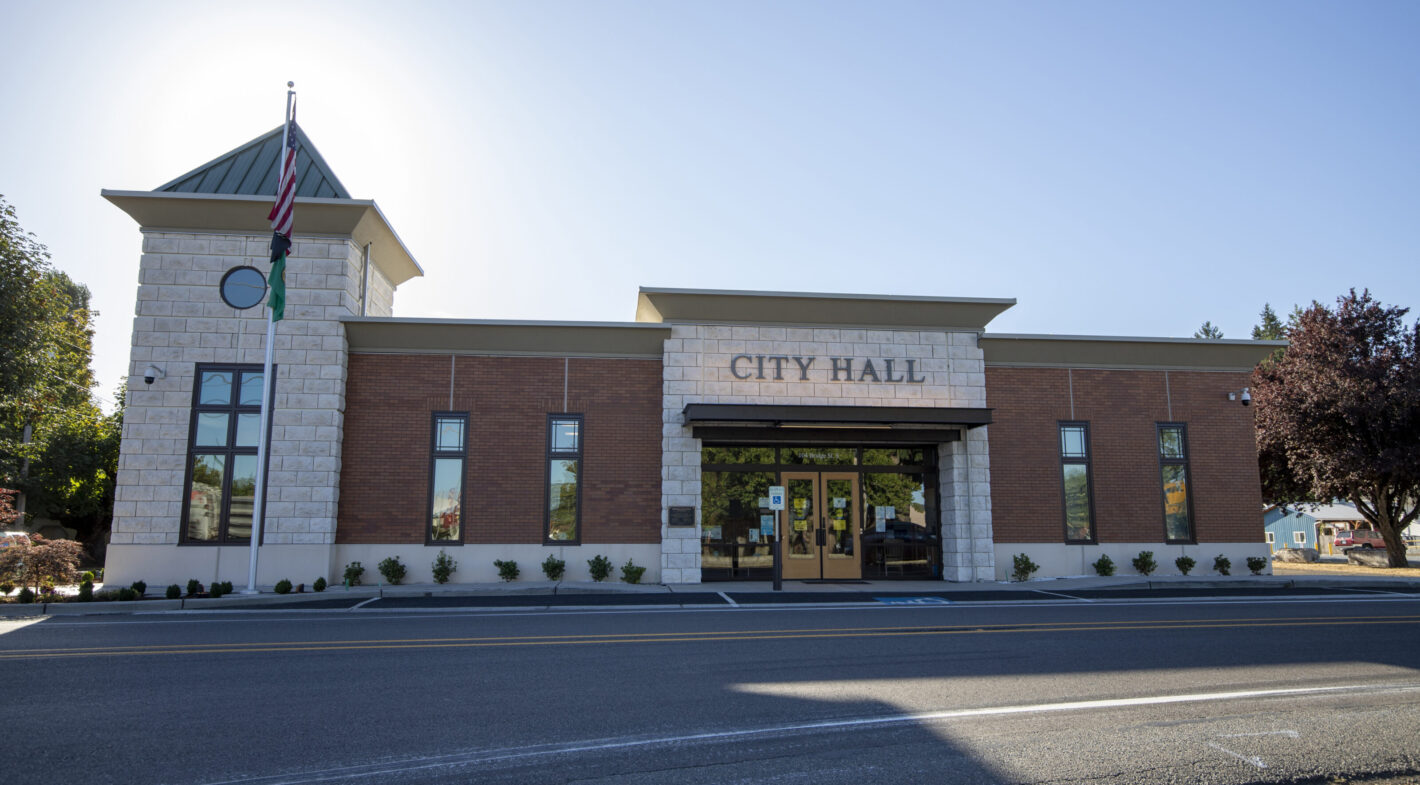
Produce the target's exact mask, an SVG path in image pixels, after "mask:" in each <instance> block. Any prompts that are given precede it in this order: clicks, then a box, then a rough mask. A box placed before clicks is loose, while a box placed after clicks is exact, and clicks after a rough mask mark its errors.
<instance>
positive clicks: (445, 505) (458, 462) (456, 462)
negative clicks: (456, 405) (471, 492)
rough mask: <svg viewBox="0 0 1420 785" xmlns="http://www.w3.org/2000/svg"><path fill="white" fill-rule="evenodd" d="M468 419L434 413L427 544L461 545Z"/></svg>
mask: <svg viewBox="0 0 1420 785" xmlns="http://www.w3.org/2000/svg"><path fill="white" fill-rule="evenodd" d="M467 445H468V415H467V414H466V413H456V412H436V413H435V414H434V432H433V436H432V439H431V453H432V455H431V457H430V461H429V532H428V535H427V537H428V542H429V543H430V544H434V543H438V544H441V545H460V544H462V543H463V506H464V505H463V468H464V458H465V457H467V456H468V446H467Z"/></svg>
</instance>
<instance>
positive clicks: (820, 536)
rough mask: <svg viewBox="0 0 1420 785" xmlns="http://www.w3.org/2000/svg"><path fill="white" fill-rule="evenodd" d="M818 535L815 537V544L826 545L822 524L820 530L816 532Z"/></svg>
mask: <svg viewBox="0 0 1420 785" xmlns="http://www.w3.org/2000/svg"><path fill="white" fill-rule="evenodd" d="M816 535H817V536H816V537H815V539H814V544H815V545H817V546H818V547H820V548H822V547H823V545H824V538H823V527H822V526H820V527H818V531H817V532H816Z"/></svg>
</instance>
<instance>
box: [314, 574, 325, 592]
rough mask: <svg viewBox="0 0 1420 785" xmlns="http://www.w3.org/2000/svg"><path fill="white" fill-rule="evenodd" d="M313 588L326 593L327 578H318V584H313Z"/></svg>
mask: <svg viewBox="0 0 1420 785" xmlns="http://www.w3.org/2000/svg"><path fill="white" fill-rule="evenodd" d="M311 588H312V589H314V590H316V591H325V576H321V577H319V578H316V582H315V583H312V584H311Z"/></svg>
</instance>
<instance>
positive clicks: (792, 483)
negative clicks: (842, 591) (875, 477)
mask: <svg viewBox="0 0 1420 785" xmlns="http://www.w3.org/2000/svg"><path fill="white" fill-rule="evenodd" d="M783 479H784V493H785V496H786V499H785V505H786V509H785V511H784V516H783V522H782V524H781V526H783V530H782V531H781V532H780V537H781V539H782V542H783V554H784V578H785V579H786V580H813V579H817V578H837V579H856V578H861V577H862V575H863V567H862V564H861V562H860V561H859V557H858V536H859V532H860V531H861V529H862V522H861V520H860V516H859V511H858V475H857V474H852V473H838V472H786V473H785V474H784V477H783Z"/></svg>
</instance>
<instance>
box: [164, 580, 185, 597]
mask: <svg viewBox="0 0 1420 785" xmlns="http://www.w3.org/2000/svg"><path fill="white" fill-rule="evenodd" d="M163 596H165V597H167V598H168V599H170V600H176V599H177V598H179V597H181V596H182V587H181V586H179V585H177V584H176V583H174V584H172V585H171V586H169V587H168V591H167V593H166V594H164V595H163Z"/></svg>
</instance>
